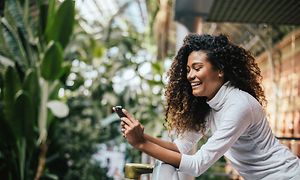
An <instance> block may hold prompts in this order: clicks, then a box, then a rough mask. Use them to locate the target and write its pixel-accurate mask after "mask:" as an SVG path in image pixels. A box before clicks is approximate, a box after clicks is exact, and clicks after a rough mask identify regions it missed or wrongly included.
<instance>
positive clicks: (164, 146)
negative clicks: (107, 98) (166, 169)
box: [121, 110, 181, 168]
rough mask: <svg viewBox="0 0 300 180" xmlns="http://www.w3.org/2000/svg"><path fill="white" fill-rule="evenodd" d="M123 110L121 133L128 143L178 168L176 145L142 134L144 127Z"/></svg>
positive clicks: (179, 155)
mask: <svg viewBox="0 0 300 180" xmlns="http://www.w3.org/2000/svg"><path fill="white" fill-rule="evenodd" d="M123 112H124V113H125V114H126V116H127V117H123V118H121V119H122V121H123V123H122V124H121V125H122V133H123V136H124V137H125V138H126V139H127V141H128V143H129V144H131V145H132V146H133V147H135V148H136V149H138V150H140V151H142V152H144V153H146V154H148V155H150V156H152V157H154V158H156V159H159V160H161V161H163V162H166V163H168V164H171V165H173V166H174V167H176V168H178V167H179V165H180V161H181V154H180V153H178V148H177V147H176V145H175V144H173V143H171V142H167V141H163V140H160V139H159V138H154V137H151V136H149V135H146V134H144V127H143V126H142V125H141V124H140V122H139V121H138V120H136V119H134V118H133V116H131V115H130V114H129V113H128V112H127V111H126V110H123ZM174 150H175V151H174ZM176 151H177V152H176Z"/></svg>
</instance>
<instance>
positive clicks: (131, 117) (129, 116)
mask: <svg viewBox="0 0 300 180" xmlns="http://www.w3.org/2000/svg"><path fill="white" fill-rule="evenodd" d="M122 112H123V113H124V114H125V115H126V116H127V118H128V119H129V120H130V121H132V122H134V121H137V120H136V119H135V118H134V117H133V115H131V114H130V113H129V112H128V111H127V110H126V109H122Z"/></svg>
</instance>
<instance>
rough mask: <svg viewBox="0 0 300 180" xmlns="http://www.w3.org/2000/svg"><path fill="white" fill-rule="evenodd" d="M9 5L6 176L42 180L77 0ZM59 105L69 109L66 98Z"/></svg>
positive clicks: (0, 52) (1, 30)
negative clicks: (51, 104)
mask: <svg viewBox="0 0 300 180" xmlns="http://www.w3.org/2000/svg"><path fill="white" fill-rule="evenodd" d="M4 5H5V6H4V9H3V10H4V13H3V17H1V26H0V62H1V63H0V64H1V66H0V72H1V78H0V79H1V89H0V93H1V96H0V97H1V99H0V104H1V107H2V108H1V109H0V114H1V118H0V123H1V126H0V128H1V130H0V132H1V133H0V137H1V145H0V155H2V156H0V162H1V166H0V175H1V177H3V178H5V179H33V178H36V179H39V178H40V177H41V176H42V174H43V170H44V166H45V158H46V152H47V131H48V128H49V126H50V125H51V123H52V122H53V121H52V120H53V116H52V114H53V115H57V114H58V113H57V112H56V111H58V110H57V108H50V110H51V111H49V110H48V106H49V103H51V101H53V100H56V99H57V96H53V93H55V90H56V89H57V88H58V87H59V86H62V85H61V81H60V78H61V77H62V76H63V75H64V73H65V71H64V66H63V61H64V48H65V47H66V45H67V44H68V41H69V38H70V36H71V34H72V30H73V22H74V14H75V10H74V2H73V1H72V0H65V1H64V2H63V3H62V4H60V5H58V4H57V3H56V1H55V0H50V1H49V4H48V3H47V2H46V1H45V2H44V1H42V0H39V1H36V2H35V3H29V0H24V1H23V0H20V1H18V0H7V1H5V4H4ZM29 9H31V10H32V11H29ZM45 11H46V12H47V13H45ZM35 13H38V14H39V16H37V15H36V14H35ZM65 22H68V23H65ZM57 104H58V106H59V107H62V108H65V109H68V107H67V106H66V105H64V103H63V102H58V103H57ZM66 115H67V114H65V115H64V116H66ZM61 117H62V116H61Z"/></svg>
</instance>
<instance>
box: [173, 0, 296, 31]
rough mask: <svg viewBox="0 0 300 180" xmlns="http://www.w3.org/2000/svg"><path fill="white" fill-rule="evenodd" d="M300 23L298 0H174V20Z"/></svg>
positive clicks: (277, 23) (183, 21)
mask: <svg viewBox="0 0 300 180" xmlns="http://www.w3.org/2000/svg"><path fill="white" fill-rule="evenodd" d="M196 16H201V17H202V18H203V19H204V20H205V21H206V22H235V23H250V24H261V23H265V24H272V25H275V24H276V25H279V24H280V25H300V1H299V0H176V4H175V20H177V21H179V22H181V23H183V24H185V22H186V20H187V19H189V18H193V17H196Z"/></svg>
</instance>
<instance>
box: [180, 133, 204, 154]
mask: <svg viewBox="0 0 300 180" xmlns="http://www.w3.org/2000/svg"><path fill="white" fill-rule="evenodd" d="M202 137H203V135H202V133H200V132H196V131H187V132H185V133H184V134H182V135H181V136H179V137H178V138H177V139H175V140H174V143H175V144H176V146H177V148H178V150H179V152H180V153H181V154H187V153H188V152H189V151H190V150H191V149H192V148H193V147H194V146H195V144H196V143H197V142H198V141H199V140H200V139H201V138H202Z"/></svg>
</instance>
